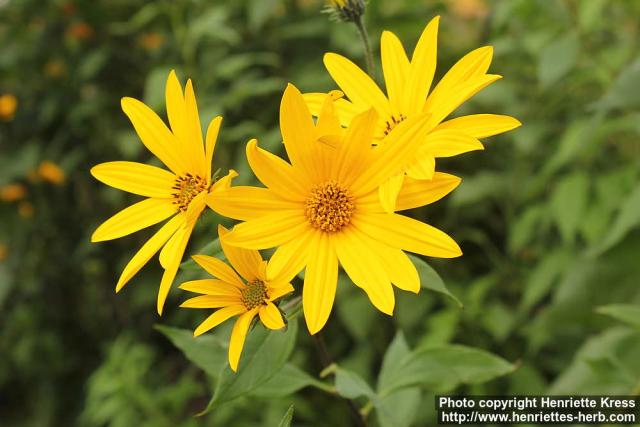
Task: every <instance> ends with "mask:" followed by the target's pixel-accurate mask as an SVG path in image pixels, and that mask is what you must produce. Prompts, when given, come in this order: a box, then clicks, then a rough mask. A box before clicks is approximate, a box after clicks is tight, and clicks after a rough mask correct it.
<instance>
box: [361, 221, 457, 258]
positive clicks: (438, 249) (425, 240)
mask: <svg viewBox="0 0 640 427" xmlns="http://www.w3.org/2000/svg"><path fill="white" fill-rule="evenodd" d="M353 223H354V225H355V226H356V228H358V229H359V230H361V231H363V232H364V233H366V234H367V235H369V237H371V238H372V239H375V240H378V241H380V242H383V243H386V244H388V245H390V246H393V247H395V248H397V249H403V250H406V251H409V252H414V253H417V254H421V255H426V256H431V257H437V258H455V257H458V256H460V255H462V251H461V250H460V247H459V246H458V244H457V243H456V242H455V241H454V240H453V239H452V238H451V237H449V236H448V235H447V234H446V233H444V232H442V231H440V230H438V229H437V228H434V227H432V226H430V225H427V224H425V223H422V222H420V221H417V220H415V219H413V218H409V217H406V216H402V215H398V214H362V215H354V218H353Z"/></svg>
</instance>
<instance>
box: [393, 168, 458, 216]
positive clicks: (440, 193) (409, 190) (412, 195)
mask: <svg viewBox="0 0 640 427" xmlns="http://www.w3.org/2000/svg"><path fill="white" fill-rule="evenodd" d="M460 181H461V179H460V178H458V177H457V176H453V175H449V174H448V173H442V172H436V173H435V174H434V175H433V178H432V179H430V180H416V179H413V178H411V177H405V179H404V183H403V184H402V188H401V189H400V193H399V194H398V199H397V202H396V210H398V211H402V210H405V209H413V208H417V207H420V206H425V205H428V204H430V203H433V202H437V201H438V200H440V199H442V198H443V197H444V196H446V195H447V194H449V193H451V192H452V191H453V190H454V189H455V188H456V187H457V186H458V185H460Z"/></svg>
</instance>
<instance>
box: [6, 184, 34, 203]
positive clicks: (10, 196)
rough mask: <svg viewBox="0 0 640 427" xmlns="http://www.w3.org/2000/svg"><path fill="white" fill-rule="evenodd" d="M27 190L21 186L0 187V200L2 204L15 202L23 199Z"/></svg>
mask: <svg viewBox="0 0 640 427" xmlns="http://www.w3.org/2000/svg"><path fill="white" fill-rule="evenodd" d="M26 194H27V189H26V188H25V186H24V185H22V184H8V185H5V186H3V187H0V200H2V201H4V202H15V201H17V200H21V199H24V196H26Z"/></svg>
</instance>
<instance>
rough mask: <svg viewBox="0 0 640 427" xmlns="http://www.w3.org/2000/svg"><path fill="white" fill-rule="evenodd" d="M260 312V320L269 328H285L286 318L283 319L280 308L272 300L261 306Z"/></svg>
mask: <svg viewBox="0 0 640 427" xmlns="http://www.w3.org/2000/svg"><path fill="white" fill-rule="evenodd" d="M258 314H260V320H261V321H262V323H264V326H266V327H267V328H269V329H272V330H274V331H276V330H278V329H282V328H284V320H282V315H281V314H280V310H278V307H276V306H275V305H274V304H273V303H272V302H268V303H267V304H266V305H262V306H260V309H259V311H258Z"/></svg>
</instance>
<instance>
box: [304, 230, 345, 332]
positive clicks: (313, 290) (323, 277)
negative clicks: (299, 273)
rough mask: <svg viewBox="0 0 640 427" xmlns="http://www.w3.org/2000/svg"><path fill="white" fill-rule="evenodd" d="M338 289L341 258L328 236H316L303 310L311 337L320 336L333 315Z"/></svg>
mask: <svg viewBox="0 0 640 427" xmlns="http://www.w3.org/2000/svg"><path fill="white" fill-rule="evenodd" d="M337 285H338V257H337V256H336V252H335V249H334V248H333V243H332V242H331V241H330V237H329V235H328V234H327V233H321V232H317V233H316V234H315V238H314V242H313V244H312V246H311V248H310V250H309V260H308V263H307V269H306V271H305V274H304V286H303V288H302V307H303V310H304V317H305V320H306V321H307V328H308V329H309V333H310V334H311V335H314V334H316V333H317V332H319V331H320V330H321V329H322V328H323V326H324V325H325V323H327V319H328V318H329V314H331V308H332V307H333V300H334V299H335V296H336V287H337Z"/></svg>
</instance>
